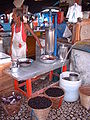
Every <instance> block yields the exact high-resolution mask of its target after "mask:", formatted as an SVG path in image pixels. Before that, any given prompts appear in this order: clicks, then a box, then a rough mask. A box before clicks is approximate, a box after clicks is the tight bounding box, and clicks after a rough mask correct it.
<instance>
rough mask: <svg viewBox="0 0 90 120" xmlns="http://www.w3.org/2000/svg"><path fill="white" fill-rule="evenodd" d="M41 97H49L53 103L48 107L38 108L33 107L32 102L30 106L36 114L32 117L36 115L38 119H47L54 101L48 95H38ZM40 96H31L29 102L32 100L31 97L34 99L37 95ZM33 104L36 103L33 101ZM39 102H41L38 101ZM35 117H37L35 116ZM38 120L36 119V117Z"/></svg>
mask: <svg viewBox="0 0 90 120" xmlns="http://www.w3.org/2000/svg"><path fill="white" fill-rule="evenodd" d="M38 96H39V97H41V99H42V97H45V98H46V99H47V101H50V102H51V104H50V106H48V107H47V108H43V109H38V108H33V107H31V104H30V105H29V104H28V105H29V107H30V109H31V110H33V111H34V114H35V116H31V117H33V118H34V117H36V118H37V119H38V120H46V119H47V117H48V114H49V112H50V110H51V106H52V101H51V100H50V99H49V98H48V97H47V96H45V95H38ZM38 96H34V97H32V98H30V99H29V100H28V102H29V101H30V100H31V99H34V98H36V97H38ZM32 104H34V103H32ZM38 104H39V103H38ZM45 104H47V103H45ZM34 119H35V118H34ZM35 120H36V119H35Z"/></svg>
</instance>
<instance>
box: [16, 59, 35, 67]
mask: <svg viewBox="0 0 90 120" xmlns="http://www.w3.org/2000/svg"><path fill="white" fill-rule="evenodd" d="M32 62H33V59H28V58H22V59H19V60H18V64H19V65H20V66H21V67H28V66H30V65H31V64H32Z"/></svg>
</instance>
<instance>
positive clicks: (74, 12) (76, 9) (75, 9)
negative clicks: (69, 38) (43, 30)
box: [66, 3, 83, 23]
mask: <svg viewBox="0 0 90 120" xmlns="http://www.w3.org/2000/svg"><path fill="white" fill-rule="evenodd" d="M79 17H80V18H82V17H83V15H82V11H81V6H80V5H78V4H77V3H75V4H74V5H73V6H71V7H69V9H68V12H67V15H66V18H68V22H71V23H76V22H77V18H79Z"/></svg>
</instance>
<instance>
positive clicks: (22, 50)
mask: <svg viewBox="0 0 90 120" xmlns="http://www.w3.org/2000/svg"><path fill="white" fill-rule="evenodd" d="M12 41H13V44H12V59H18V58H26V42H24V41H23V40H22V23H21V27H20V32H17V33H16V32H15V26H14V34H13V39H12ZM20 44H21V47H19V45H20Z"/></svg>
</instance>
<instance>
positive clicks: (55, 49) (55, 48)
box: [54, 14, 57, 56]
mask: <svg viewBox="0 0 90 120" xmlns="http://www.w3.org/2000/svg"><path fill="white" fill-rule="evenodd" d="M54 55H55V56H56V55H57V14H55V44H54Z"/></svg>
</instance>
